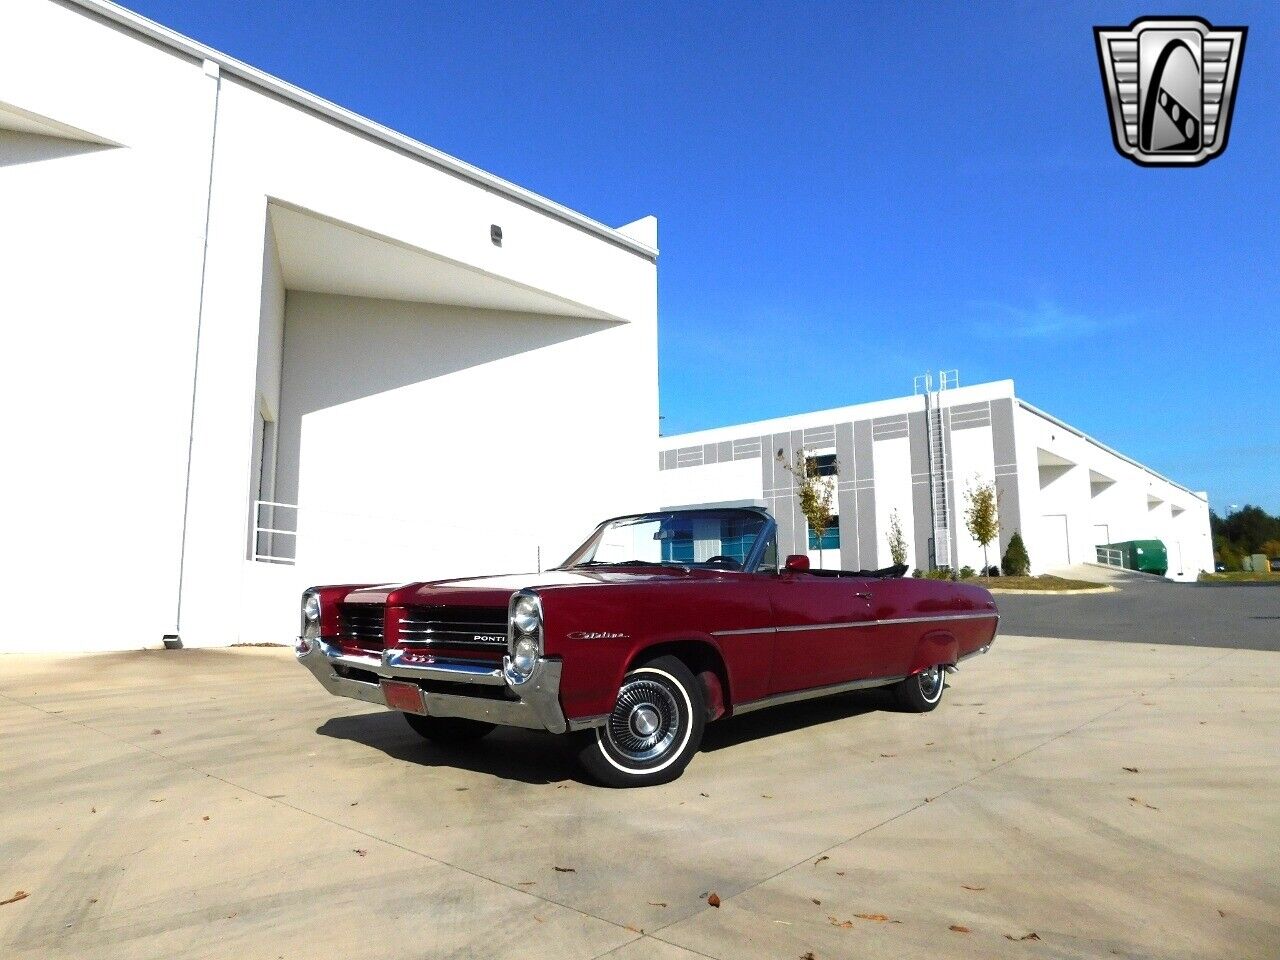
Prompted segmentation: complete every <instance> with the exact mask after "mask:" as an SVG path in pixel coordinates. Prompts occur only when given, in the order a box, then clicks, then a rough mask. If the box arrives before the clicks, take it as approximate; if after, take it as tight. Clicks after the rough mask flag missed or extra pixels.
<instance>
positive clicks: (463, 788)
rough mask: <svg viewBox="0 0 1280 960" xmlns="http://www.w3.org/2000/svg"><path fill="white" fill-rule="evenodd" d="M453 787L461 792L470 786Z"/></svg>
mask: <svg viewBox="0 0 1280 960" xmlns="http://www.w3.org/2000/svg"><path fill="white" fill-rule="evenodd" d="M453 789H455V790H457V791H458V792H459V793H461V792H462V791H463V790H470V789H471V788H470V787H454V788H453Z"/></svg>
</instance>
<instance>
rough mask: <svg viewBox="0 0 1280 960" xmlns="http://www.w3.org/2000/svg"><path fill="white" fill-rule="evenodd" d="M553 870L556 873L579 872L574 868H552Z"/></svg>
mask: <svg viewBox="0 0 1280 960" xmlns="http://www.w3.org/2000/svg"><path fill="white" fill-rule="evenodd" d="M551 869H552V870H554V871H555V872H556V873H577V872H578V871H577V870H576V869H575V868H573V867H552V868H551Z"/></svg>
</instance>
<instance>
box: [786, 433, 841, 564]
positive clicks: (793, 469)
mask: <svg viewBox="0 0 1280 960" xmlns="http://www.w3.org/2000/svg"><path fill="white" fill-rule="evenodd" d="M778 462H779V463H780V464H782V466H783V468H784V469H786V471H787V473H789V474H791V476H793V477H795V480H796V499H797V500H798V501H799V502H800V512H801V513H803V514H804V519H805V521H806V522H807V523H808V524H809V529H810V530H811V531H813V535H814V536H815V537H816V538H817V540H818V566H819V567H822V566H823V560H822V539H823V537H824V536H825V535H826V532H827V529H828V528H829V527H830V526H831V501H832V498H833V497H834V496H835V484H832V483H828V482H827V478H826V477H822V476H819V475H818V468H817V465H816V464H815V463H814V462H813V460H812V459H810V458H809V457H808V456H806V454H805V452H804V451H803V450H798V451H796V456H795V461H794V462H791V463H788V462H787V458H786V457H785V456H783V453H782V451H781V450H779V451H778ZM834 466H835V469H836V470H839V469H840V466H839V463H838V462H837V463H836V464H835V465H834Z"/></svg>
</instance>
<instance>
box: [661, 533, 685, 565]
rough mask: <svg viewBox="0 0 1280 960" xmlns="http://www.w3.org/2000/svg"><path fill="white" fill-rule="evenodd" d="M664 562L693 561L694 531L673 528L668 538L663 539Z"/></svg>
mask: <svg viewBox="0 0 1280 960" xmlns="http://www.w3.org/2000/svg"><path fill="white" fill-rule="evenodd" d="M662 561H663V563H693V531H692V530H673V531H671V537H670V539H668V540H663V541H662Z"/></svg>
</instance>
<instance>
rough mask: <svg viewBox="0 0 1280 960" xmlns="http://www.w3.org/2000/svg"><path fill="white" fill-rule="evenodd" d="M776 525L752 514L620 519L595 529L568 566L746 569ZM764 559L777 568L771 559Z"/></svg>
mask: <svg viewBox="0 0 1280 960" xmlns="http://www.w3.org/2000/svg"><path fill="white" fill-rule="evenodd" d="M771 526H772V525H771V524H770V523H769V521H768V519H767V518H766V517H765V516H764V515H763V514H760V513H756V512H755V511H752V510H674V511H665V512H662V513H644V514H640V515H639V516H634V517H620V518H618V519H617V520H610V521H609V522H608V523H606V524H604V525H603V526H601V527H600V528H599V529H598V530H596V532H595V533H594V534H592V535H591V538H590V539H589V540H587V542H586V543H584V544H583V545H582V546H581V547H579V548H578V550H577V551H576V552H575V553H574V554H573V556H571V557H570V558H569V559H568V560H566V561H565V564H564V566H565V567H566V568H568V567H586V566H679V567H709V568H713V569H719V570H743V569H746V567H747V564H748V561H749V560H751V559H752V557H753V555H754V553H755V547H756V543H757V540H759V538H760V537H761V536H762V535H763V534H764V532H765V530H766V528H768V527H771ZM765 553H766V554H767V553H769V551H768V550H767V549H766V550H765ZM764 560H765V562H767V563H771V564H772V563H776V559H775V558H773V557H772V556H769V557H765V558H764Z"/></svg>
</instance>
